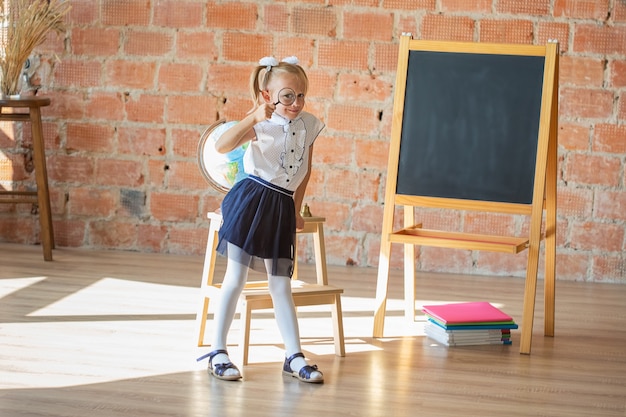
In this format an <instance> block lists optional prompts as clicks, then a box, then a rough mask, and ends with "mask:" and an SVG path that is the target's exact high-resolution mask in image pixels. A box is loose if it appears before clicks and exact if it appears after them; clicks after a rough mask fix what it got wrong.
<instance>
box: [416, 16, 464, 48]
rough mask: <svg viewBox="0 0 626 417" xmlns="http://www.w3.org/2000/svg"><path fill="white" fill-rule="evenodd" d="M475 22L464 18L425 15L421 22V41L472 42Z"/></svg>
mask: <svg viewBox="0 0 626 417" xmlns="http://www.w3.org/2000/svg"><path fill="white" fill-rule="evenodd" d="M475 28H476V22H475V21H474V19H472V18H470V17H465V16H445V15H426V16H424V18H423V20H422V39H435V40H450V41H467V42H470V41H473V40H474V32H475Z"/></svg>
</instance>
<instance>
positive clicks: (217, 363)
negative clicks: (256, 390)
mask: <svg viewBox="0 0 626 417" xmlns="http://www.w3.org/2000/svg"><path fill="white" fill-rule="evenodd" d="M307 89H308V78H307V76H306V73H305V72H304V70H303V69H302V67H300V66H299V65H298V59H297V58H296V57H290V58H285V59H284V60H283V61H282V62H278V61H277V60H276V59H275V58H273V57H266V58H263V59H261V60H260V61H259V66H257V67H256V69H255V70H254V71H253V72H252V75H251V77H250V92H251V95H252V99H253V102H254V107H253V109H252V110H251V111H250V113H248V115H247V116H246V117H245V118H244V119H243V120H241V121H240V122H238V123H237V124H235V125H234V126H233V127H231V128H230V129H229V130H227V131H226V132H224V133H223V134H222V135H221V137H220V138H219V139H218V140H217V142H216V144H215V148H216V149H217V151H218V152H222V153H226V152H229V151H232V150H233V149H235V148H237V147H239V146H241V145H243V144H244V143H246V142H250V145H249V146H248V149H247V150H246V153H245V156H244V170H245V172H246V173H247V174H248V177H247V178H245V179H243V180H241V181H239V182H238V183H236V184H235V185H234V186H233V187H232V189H231V190H230V191H229V192H228V194H227V195H226V197H224V201H223V202H222V216H223V219H224V220H223V223H222V226H221V228H220V232H219V243H218V247H217V251H218V252H219V253H221V254H222V255H225V256H227V257H228V263H227V267H226V274H225V276H224V280H223V283H222V289H221V302H220V303H219V306H218V308H217V310H216V312H215V324H216V329H215V336H214V341H213V344H212V349H213V350H212V352H210V353H208V354H207V355H204V356H203V357H202V358H205V357H207V356H208V357H209V373H210V374H211V375H213V376H215V377H216V378H218V379H224V380H238V379H240V378H241V373H240V372H239V369H237V367H236V366H235V365H234V364H233V363H231V362H230V360H229V358H228V353H227V351H226V336H227V333H228V330H229V328H230V325H231V323H232V321H233V317H234V315H235V309H236V306H237V300H238V298H239V295H240V294H241V291H242V290H243V287H244V285H245V283H246V280H247V278H248V268H253V269H260V270H263V271H264V272H267V275H268V282H269V291H270V295H271V297H272V302H273V304H274V314H275V317H276V321H277V324H278V328H279V330H280V333H281V336H282V338H283V341H284V344H285V353H286V359H285V363H284V365H283V372H284V373H286V374H289V375H291V376H294V377H296V378H298V379H299V380H300V381H304V382H312V383H319V382H322V381H323V380H324V376H323V374H322V373H321V372H320V371H319V370H318V369H317V366H316V365H313V366H311V365H308V364H307V362H306V361H305V359H304V355H303V354H302V352H301V348H300V335H299V330H298V321H297V317H296V310H295V307H294V304H293V298H292V296H291V274H292V272H293V259H294V256H295V254H294V242H295V233H296V230H300V229H302V228H303V227H304V219H302V217H301V216H300V206H301V205H302V199H303V197H304V192H305V189H306V186H307V183H308V181H309V176H310V172H311V157H312V153H313V142H314V141H315V139H316V138H317V136H318V134H319V133H320V131H321V130H322V129H323V128H324V123H323V122H322V121H320V120H319V119H318V118H317V117H315V116H313V115H312V114H310V113H307V112H304V111H303V110H302V109H303V107H304V98H305V96H306V93H307ZM202 358H201V359H202Z"/></svg>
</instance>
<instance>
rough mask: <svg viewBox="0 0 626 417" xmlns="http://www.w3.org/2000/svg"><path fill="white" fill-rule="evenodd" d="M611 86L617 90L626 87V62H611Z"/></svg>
mask: <svg viewBox="0 0 626 417" xmlns="http://www.w3.org/2000/svg"><path fill="white" fill-rule="evenodd" d="M609 71H610V76H609V85H610V86H612V87H615V88H620V87H626V60H619V61H618V60H615V61H610V62H609Z"/></svg>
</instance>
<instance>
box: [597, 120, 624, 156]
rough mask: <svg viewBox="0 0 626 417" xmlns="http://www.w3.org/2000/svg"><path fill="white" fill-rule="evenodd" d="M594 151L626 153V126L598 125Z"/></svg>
mask: <svg viewBox="0 0 626 417" xmlns="http://www.w3.org/2000/svg"><path fill="white" fill-rule="evenodd" d="M592 149H593V150H594V151H598V152H609V153H614V154H619V153H626V126H625V125H615V124H608V123H598V124H596V127H595V130H594V137H593V147H592Z"/></svg>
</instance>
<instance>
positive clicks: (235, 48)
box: [222, 32, 272, 72]
mask: <svg viewBox="0 0 626 417" xmlns="http://www.w3.org/2000/svg"><path fill="white" fill-rule="evenodd" d="M222 42H223V55H224V59H226V60H228V61H241V62H253V63H254V64H255V65H256V63H257V62H258V61H259V59H260V58H262V57H264V56H267V55H271V51H272V37H271V36H270V35H260V34H248V33H240V32H226V33H224V37H223V41H222ZM252 69H253V68H250V72H252Z"/></svg>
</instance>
